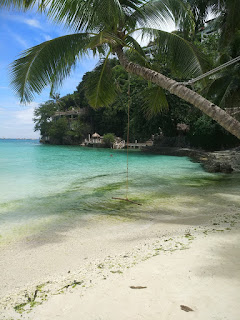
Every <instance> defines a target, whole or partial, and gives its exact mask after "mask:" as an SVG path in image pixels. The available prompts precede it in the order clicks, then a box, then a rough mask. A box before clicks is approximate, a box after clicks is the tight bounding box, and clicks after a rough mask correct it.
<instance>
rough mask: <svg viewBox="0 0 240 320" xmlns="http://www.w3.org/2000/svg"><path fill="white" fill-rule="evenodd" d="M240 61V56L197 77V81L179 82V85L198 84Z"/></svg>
mask: <svg viewBox="0 0 240 320" xmlns="http://www.w3.org/2000/svg"><path fill="white" fill-rule="evenodd" d="M238 61H240V56H238V57H236V58H234V59H232V60H230V61H228V62H226V63H224V64H221V65H220V66H218V67H217V68H215V69H212V70H210V71H208V72H206V73H204V74H202V75H201V76H199V77H197V78H195V79H192V80H189V81H186V82H179V83H180V84H183V85H184V86H186V85H189V84H193V83H195V82H197V81H199V80H202V79H203V78H205V77H207V76H210V75H211V74H213V73H215V72H218V71H220V70H222V69H223V68H226V67H228V66H230V65H231V64H233V63H236V62H238Z"/></svg>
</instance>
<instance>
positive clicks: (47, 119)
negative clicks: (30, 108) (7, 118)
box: [33, 100, 57, 136]
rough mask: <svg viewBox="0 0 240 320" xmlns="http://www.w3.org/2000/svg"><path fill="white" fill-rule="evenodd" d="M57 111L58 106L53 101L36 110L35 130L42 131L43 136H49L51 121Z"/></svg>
mask: <svg viewBox="0 0 240 320" xmlns="http://www.w3.org/2000/svg"><path fill="white" fill-rule="evenodd" d="M56 111H57V105H56V103H54V101H53V100H49V101H46V102H45V103H43V104H40V106H39V107H38V108H37V109H35V110H34V119H33V120H34V122H35V127H34V130H35V131H37V130H40V133H41V135H43V136H48V135H49V130H50V128H51V119H52V116H53V115H54V113H55V112H56Z"/></svg>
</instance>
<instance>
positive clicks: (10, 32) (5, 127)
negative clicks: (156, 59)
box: [0, 10, 97, 139]
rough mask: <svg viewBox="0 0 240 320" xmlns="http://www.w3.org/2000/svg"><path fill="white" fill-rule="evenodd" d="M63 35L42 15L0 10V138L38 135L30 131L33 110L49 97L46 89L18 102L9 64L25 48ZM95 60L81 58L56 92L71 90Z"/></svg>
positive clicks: (32, 130)
mask: <svg viewBox="0 0 240 320" xmlns="http://www.w3.org/2000/svg"><path fill="white" fill-rule="evenodd" d="M64 34H67V32H66V30H64V29H63V28H62V27H61V26H58V25H54V24H53V23H50V22H49V21H47V19H46V17H44V16H43V15H40V14H37V13H31V12H27V13H26V12H25V13H19V12H13V11H11V12H8V11H5V10H1V11H0V138H13V139H14V138H36V139H38V138H39V135H40V134H39V132H34V123H33V120H32V119H33V111H34V108H36V107H38V105H39V104H40V103H42V102H44V101H46V100H48V99H49V92H50V90H49V88H46V89H45V90H44V91H43V92H42V94H41V95H37V96H35V99H34V101H33V102H31V103H30V104H28V105H21V104H20V103H19V98H18V97H17V96H16V94H15V92H14V91H13V89H12V88H11V87H10V77H9V65H10V63H11V62H13V61H14V60H15V59H16V58H18V56H19V54H20V53H21V52H22V51H24V50H25V49H28V48H30V47H33V46H35V45H37V44H39V43H42V42H44V41H47V40H50V39H52V38H56V37H59V36H62V35H64ZM96 63H97V60H96V59H93V58H86V59H83V60H82V62H81V64H79V65H78V66H77V68H76V69H75V70H74V71H73V72H72V74H71V76H70V77H69V78H67V79H66V80H65V81H64V82H63V85H62V87H61V88H59V90H58V92H59V93H60V95H61V96H64V95H66V94H67V93H72V92H73V91H74V90H75V89H76V86H77V85H78V84H79V82H80V81H81V79H82V76H83V75H84V73H86V72H87V71H90V70H92V69H93V68H94V67H95V65H96Z"/></svg>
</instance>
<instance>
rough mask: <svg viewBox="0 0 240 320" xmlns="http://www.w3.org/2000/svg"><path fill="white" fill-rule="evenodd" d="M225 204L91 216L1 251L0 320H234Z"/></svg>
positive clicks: (234, 244) (239, 241) (239, 294)
mask: <svg viewBox="0 0 240 320" xmlns="http://www.w3.org/2000/svg"><path fill="white" fill-rule="evenodd" d="M228 207H229V211H228V212H226V211H225V212H224V211H223V212H219V213H216V212H215V213H214V214H213V213H212V214H210V213H208V214H206V212H205V213H204V212H203V211H201V210H198V212H197V213H196V212H195V213H192V214H188V212H187V213H186V214H185V215H181V217H176V216H175V217H173V216H171V217H169V218H167V217H166V216H165V217H164V216H163V215H162V216H158V217H156V216H154V215H152V216H151V215H149V217H146V218H145V219H139V220H133V221H130V220H127V219H125V220H124V219H121V218H119V220H116V219H112V218H111V217H104V216H92V217H88V218H83V219H82V226H81V227H80V226H75V228H72V227H71V228H70V227H69V228H67V226H66V228H65V229H62V230H58V229H57V228H56V230H55V232H53V233H51V234H49V233H41V234H40V235H38V236H32V237H28V238H27V239H25V240H24V241H21V242H18V243H16V244H12V245H9V246H7V247H5V248H2V249H1V262H0V270H1V273H0V283H1V291H0V293H1V310H2V311H1V319H8V320H10V319H34V320H35V319H37V320H46V319H62V320H63V319H64V320H65V319H71V320H75V319H76V320H77V319H84V320H95V319H96V320H98V319H102V320H103V319H104V320H110V319H117V320H122V319H133V320H135V319H136V320H138V319H145V320H150V319H151V320H155V319H156V320H157V319H161V320H163V319H166V320H172V319H204V320H208V319H209V320H210V319H218V320H221V319H222V320H223V319H224V320H225V319H228V320H239V319H240V311H239V301H240V233H239V228H240V223H239V220H240V219H239V218H240V214H239V209H238V208H237V206H235V205H234V201H233V205H232V206H231V207H230V206H228ZM224 209H226V208H224ZM131 286H132V287H137V288H131ZM138 287H143V288H138ZM181 306H183V307H182V308H183V309H185V310H182V309H181ZM186 307H188V308H190V309H192V310H193V311H189V312H187V311H186V310H188V308H186Z"/></svg>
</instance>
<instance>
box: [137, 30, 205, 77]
mask: <svg viewBox="0 0 240 320" xmlns="http://www.w3.org/2000/svg"><path fill="white" fill-rule="evenodd" d="M145 34H147V35H149V36H150V37H151V38H152V39H153V41H154V45H155V48H156V50H157V51H158V50H159V51H160V52H162V53H164V54H166V55H167V57H168V60H169V62H170V65H171V68H172V71H173V72H174V73H175V74H176V76H178V77H192V76H198V75H200V74H202V73H203V71H204V69H205V66H206V64H207V60H206V58H205V57H204V55H203V54H202V53H200V51H198V49H197V48H196V47H194V45H193V44H192V43H190V42H189V41H187V40H185V39H183V38H181V37H180V36H178V35H177V34H175V33H169V32H166V31H161V30H156V29H150V28H143V36H144V35H145Z"/></svg>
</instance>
